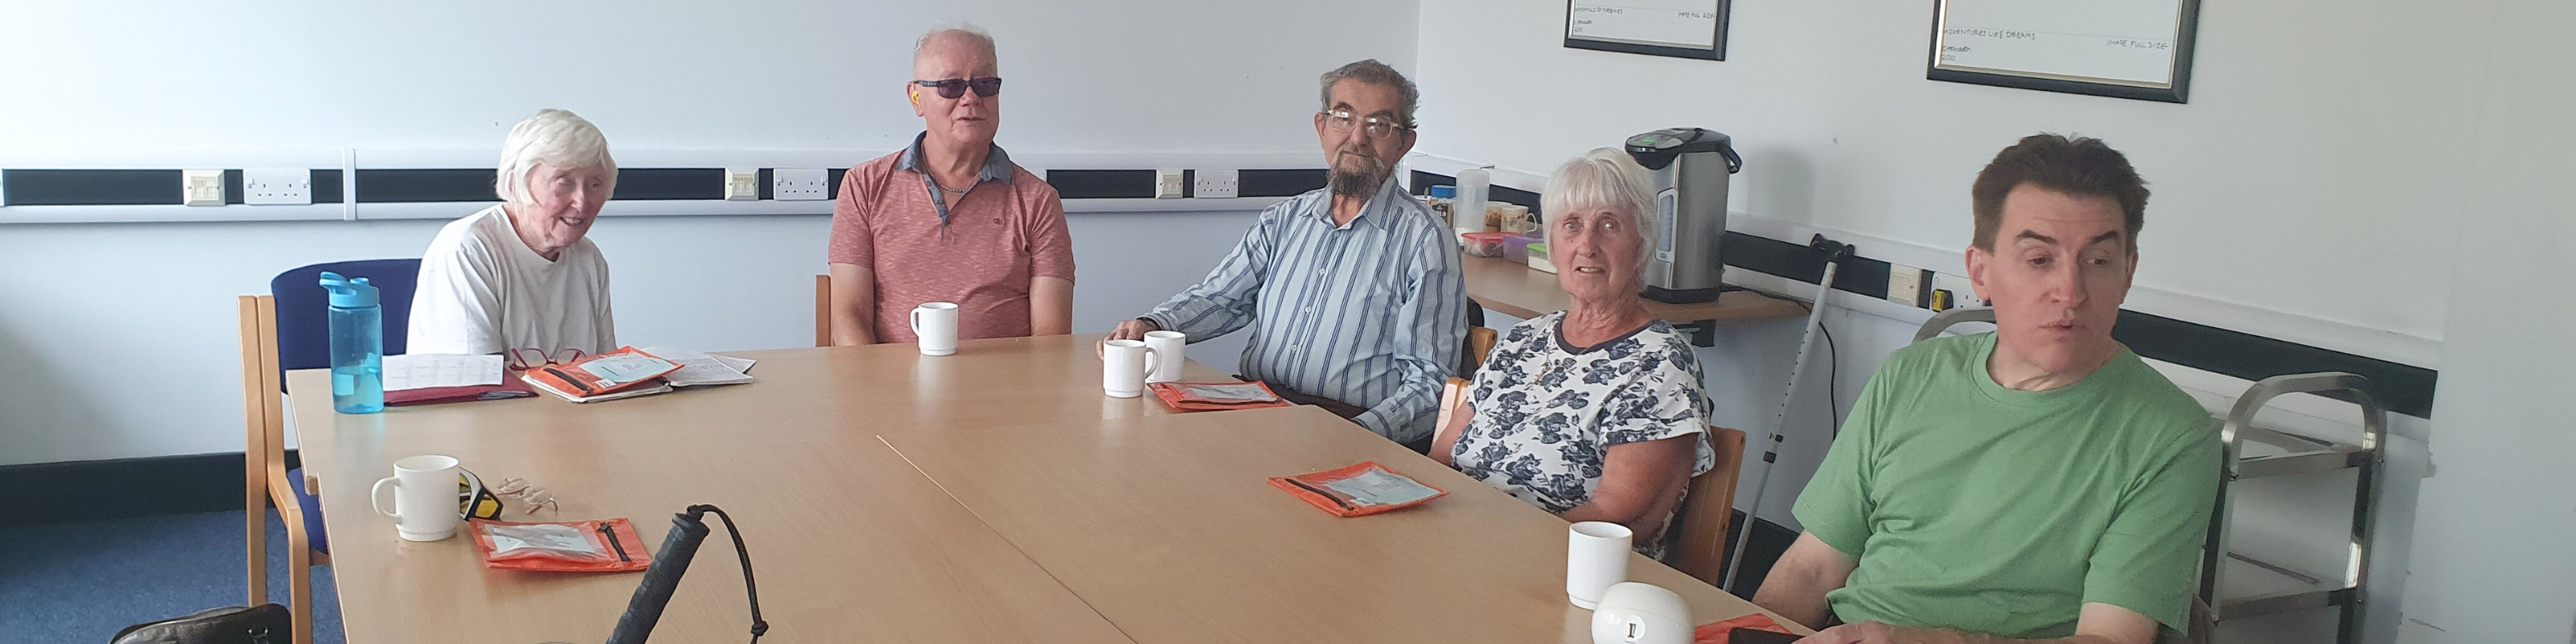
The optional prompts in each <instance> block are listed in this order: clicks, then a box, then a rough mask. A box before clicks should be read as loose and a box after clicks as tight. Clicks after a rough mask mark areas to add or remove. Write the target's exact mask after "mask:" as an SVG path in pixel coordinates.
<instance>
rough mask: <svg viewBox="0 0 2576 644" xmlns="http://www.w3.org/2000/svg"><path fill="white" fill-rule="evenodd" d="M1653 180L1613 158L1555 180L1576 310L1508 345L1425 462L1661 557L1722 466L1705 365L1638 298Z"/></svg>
mask: <svg viewBox="0 0 2576 644" xmlns="http://www.w3.org/2000/svg"><path fill="white" fill-rule="evenodd" d="M1646 181H1647V180H1646V170H1645V168H1642V167H1639V166H1638V165H1637V162H1636V161H1634V160H1632V159H1630V158H1629V157H1628V154H1627V153H1626V152H1623V151H1621V150H1618V149H1616V148H1600V149H1597V150H1593V151H1592V152H1591V153H1589V154H1585V155H1584V156H1582V157H1580V158H1576V159H1574V160H1572V161H1568V162H1566V163H1565V165H1563V166H1560V167H1558V168H1557V170H1556V174H1555V175H1554V176H1551V177H1549V178H1548V182H1547V191H1546V192H1545V193H1543V194H1542V195H1541V197H1540V200H1541V201H1540V205H1541V206H1543V207H1542V208H1541V209H1540V212H1544V213H1547V225H1546V226H1545V230H1546V231H1547V232H1546V234H1547V255H1548V260H1549V261H1551V262H1554V263H1555V264H1556V269H1557V274H1556V282H1557V285H1558V286H1561V287H1563V288H1564V289H1565V292H1566V293H1567V294H1568V295H1572V296H1573V300H1574V306H1573V308H1571V309H1568V310H1566V311H1563V312H1559V313H1554V314H1549V315H1546V316H1543V317H1540V318H1538V319H1534V320H1530V321H1527V322H1522V323H1520V324H1518V325H1515V326H1513V327H1512V329H1511V331H1510V332H1508V333H1505V334H1504V335H1503V338H1502V340H1501V341H1500V342H1499V343H1497V344H1496V345H1495V347H1494V351H1493V354H1492V355H1491V356H1488V357H1487V359H1486V362H1485V366H1484V368H1483V369H1481V370H1479V371H1477V372H1476V375H1475V382H1474V385H1473V386H1472V387H1470V388H1469V390H1468V394H1467V396H1468V403H1467V404H1468V410H1467V413H1461V414H1456V419H1455V420H1452V421H1451V422H1450V426H1447V427H1442V428H1440V429H1439V434H1438V436H1437V437H1436V438H1435V441H1434V443H1433V445H1432V450H1431V454H1432V457H1433V458H1437V459H1440V460H1441V461H1442V462H1444V463H1447V464H1448V465H1449V466H1450V467H1455V468H1458V471H1460V472H1464V473H1466V474H1467V475H1468V476H1470V477H1474V478H1477V479H1480V480H1483V481H1484V482H1486V483H1488V484H1492V485H1493V486H1495V487H1498V488H1502V489H1503V491H1506V492H1510V493H1511V494H1512V496H1515V497H1519V498H1520V499H1521V500H1523V501H1527V502H1529V503H1530V504H1532V505H1536V506H1538V507H1540V508H1542V509H1545V510H1547V511H1549V512H1552V513H1555V514H1556V515H1558V516H1561V517H1564V518H1565V519H1566V520H1567V521H1608V522H1612V523H1617V524H1620V525H1625V526H1627V527H1628V528H1629V529H1630V530H1634V531H1635V532H1636V535H1637V536H1636V541H1635V544H1636V548H1637V551H1638V552H1641V553H1645V554H1646V555H1647V556H1650V557H1658V558H1660V557H1661V556H1662V554H1663V543H1664V539H1663V531H1664V526H1665V525H1667V524H1668V523H1670V521H1671V518H1672V515H1673V511H1674V509H1676V508H1678V507H1680V505H1681V497H1682V491H1683V489H1684V488H1686V487H1687V486H1688V485H1689V483H1690V478H1691V477H1692V476H1696V475H1698V474H1699V473H1701V472H1706V471H1708V469H1709V468H1710V467H1711V466H1712V461H1713V457H1714V455H1713V454H1712V452H1711V451H1710V450H1709V447H1708V442H1707V441H1706V440H1704V439H1703V438H1702V435H1703V434H1704V433H1705V431H1706V430H1705V428H1706V427H1707V426H1708V418H1709V403H1708V396H1707V395H1705V392H1704V391H1703V390H1702V388H1701V386H1700V369H1699V360H1698V359H1697V358H1695V357H1694V356H1693V355H1692V354H1691V347H1690V343H1689V342H1688V340H1687V339H1686V338H1684V337H1683V336H1682V334H1681V333H1680V332H1678V331H1675V330H1673V328H1672V326H1671V325H1668V324H1665V323H1664V322H1663V321H1661V320H1657V319H1655V317H1654V316H1653V315H1651V314H1648V313H1647V312H1646V304H1645V301H1644V300H1642V299H1640V298H1639V297H1638V295H1637V293H1638V292H1639V291H1640V290H1642V287H1643V286H1644V284H1645V282H1644V277H1643V275H1644V273H1645V267H1646V248H1647V246H1648V245H1649V244H1650V242H1649V240H1653V239H1656V236H1655V235H1656V231H1655V218H1654V217H1653V216H1652V215H1651V214H1650V213H1652V212H1654V196H1653V193H1652V192H1650V191H1649V190H1648V188H1647V183H1646Z"/></svg>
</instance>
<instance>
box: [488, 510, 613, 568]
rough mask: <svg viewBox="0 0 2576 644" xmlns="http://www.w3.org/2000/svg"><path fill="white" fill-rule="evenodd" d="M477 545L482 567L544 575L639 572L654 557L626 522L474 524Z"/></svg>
mask: <svg viewBox="0 0 2576 644" xmlns="http://www.w3.org/2000/svg"><path fill="white" fill-rule="evenodd" d="M466 524H467V528H468V529H470V530H473V531H474V545H475V547H476V548H477V549H479V550H482V551H483V567H485V568H494V569H500V570H534V571H540V572H634V571H637V570H643V569H645V568H650V567H652V566H653V553H652V552H651V551H648V550H646V549H645V548H644V539H643V538H642V537H639V536H636V534H635V524H633V523H630V522H628V521H627V520H625V519H609V520H606V521H568V522H562V523H514V522H509V521H493V520H491V519H475V520H472V521H467V522H466Z"/></svg>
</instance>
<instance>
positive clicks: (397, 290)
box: [268, 259, 420, 371]
mask: <svg viewBox="0 0 2576 644" xmlns="http://www.w3.org/2000/svg"><path fill="white" fill-rule="evenodd" d="M325 271H328V272H333V273H339V274H340V275H341V276H344V277H351V278H357V277H364V278H367V283H368V284H370V285H373V286H375V287H376V292H377V295H378V296H379V298H378V300H377V301H378V303H379V304H378V305H379V306H382V307H384V317H385V355H389V356H392V355H402V353H403V350H404V348H405V347H404V346H403V345H404V344H405V343H406V342H407V341H408V340H409V339H410V337H409V336H410V333H409V332H410V330H411V294H412V291H414V290H416V289H417V288H418V287H419V284H420V260H418V259H370V260H360V261H350V262H331V263H327V264H314V265H312V266H306V267H302V268H297V269H294V270H289V271H287V272H284V273H278V274H277V278H276V279H271V280H269V281H268V293H269V295H270V296H272V297H275V298H276V303H277V305H276V307H277V320H276V324H277V326H276V330H277V368H278V369H279V370H281V371H283V370H293V369H317V368H322V367H328V366H331V318H330V315H329V310H330V308H331V299H330V295H329V294H328V293H325V292H324V291H323V290H322V273H323V272H325Z"/></svg>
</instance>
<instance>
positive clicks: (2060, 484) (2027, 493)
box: [1754, 134, 2222, 644]
mask: <svg viewBox="0 0 2576 644" xmlns="http://www.w3.org/2000/svg"><path fill="white" fill-rule="evenodd" d="M1971 193H1972V197H1973V201H1974V207H1975V212H1976V238H1975V243H1974V244H1973V245H1972V247H1971V248H1969V249H1968V276H1969V279H1970V281H1971V282H1972V283H1973V284H1974V285H1975V287H1976V289H1977V295H1978V297H1980V298H1982V299H1985V300H1989V301H1991V302H1993V305H1994V309H1995V319H1996V325H1995V326H1996V330H1995V332H1994V333H1991V334H1985V335H1976V336H1968V337H1956V338H1943V339H1936V340H1929V341H1925V342H1921V343H1917V344H1915V345H1914V346H1911V347H1907V348H1905V349H1903V350H1900V351H1897V352H1896V353H1895V354H1894V355H1892V356H1890V357H1889V358H1888V360H1887V363H1886V364H1885V365H1883V366H1881V367H1880V368H1879V370H1878V373H1877V374H1876V375H1874V376H1872V377H1871V378H1870V381H1869V386H1868V387H1867V388H1864V389H1863V390H1862V391H1861V397H1860V404H1859V405H1858V406H1856V407H1854V408H1853V409H1852V413H1851V418H1850V419H1849V420H1848V421H1847V422H1845V423H1844V425H1843V430H1842V432H1841V434H1840V435H1839V436H1837V437H1836V438H1835V439H1834V446H1833V449H1832V450H1830V451H1829V452H1827V453H1826V455H1825V461H1824V465H1823V467H1822V468H1821V469H1819V470H1817V472H1816V476H1815V478H1814V479H1813V480H1811V481H1810V482H1808V484H1807V489H1806V490H1805V491H1804V492H1801V493H1800V494H1799V496H1798V503H1797V506H1796V508H1795V510H1794V511H1795V512H1796V514H1797V517H1798V521H1799V522H1800V523H1803V524H1805V525H1806V530H1807V531H1806V533H1805V534H1801V535H1799V536H1798V541H1797V542H1796V543H1795V544H1793V545H1791V546H1790V547H1789V551H1788V552H1787V554H1785V555H1783V556H1781V558H1780V561H1779V563H1777V564H1775V565H1774V566H1772V568H1771V574H1770V576H1769V577H1768V578H1766V579H1764V580H1763V582H1762V588H1761V592H1760V593H1758V594H1757V595H1756V596H1755V597H1754V603H1757V604H1761V605H1762V606H1763V607H1765V608H1769V609H1771V610H1773V611H1775V612H1778V613H1780V614H1781V615H1784V616H1787V617H1789V618H1790V619H1795V620H1798V621H1800V622H1803V623H1806V624H1808V625H1810V626H1817V627H1825V626H1827V625H1829V624H1836V623H1840V624H1841V625H1838V626H1832V627H1830V628H1825V629H1824V630H1823V631H1822V632H1819V633H1817V634H1816V636H1814V637H1811V638H1808V639H1807V640H1806V641H1807V642H1810V643H1824V644H1842V643H1872V644H1876V643H1891V644H1916V643H1926V644H1929V643H1949V642H2004V641H2020V640H2023V639H2033V640H2041V641H2050V642H2084V643H2100V644H2148V643H2149V642H2152V641H2154V640H2155V638H2156V636H2157V633H2158V626H2159V625H2162V626H2163V627H2165V628H2170V629H2173V630H2175V631H2178V632H2188V629H2189V626H2190V625H2189V624H2188V623H2187V620H2188V614H2189V611H2190V606H2191V597H2192V589H2193V587H2194V582H2195V580H2196V578H2197V577H2196V575H2197V572H2198V570H2199V563H2200V547H2201V542H2202V537H2203V536H2205V535H2206V530H2207V529H2208V525H2209V507H2210V502H2211V500H2212V499H2213V498H2214V496H2215V494H2216V492H2217V485H2218V466H2219V459H2220V458H2221V454H2222V451H2221V449H2220V445H2219V442H2218V433H2217V427H2216V426H2217V423H2216V421H2214V420H2213V419H2211V418H2210V415H2209V413H2208V412H2207V411H2205V410H2203V409H2201V407H2200V405H2199V403H2197V402H2195V401H2194V400H2192V398H2191V397H2190V396H2189V395H2187V394H2184V393H2183V392H2182V390H2181V389H2179V388H2176V387H2175V386H2174V385H2173V383H2172V382H2171V381H2168V380H2166V379H2165V378H2164V376H2163V375H2162V374H2159V373H2157V372H2156V371H2155V369H2153V368H2152V367H2149V366H2147V364H2146V363H2145V362H2143V361H2141V360H2139V359H2138V356H2137V354H2134V353H2130V352H2129V350H2128V348H2127V347H2124V346H2121V345H2120V343H2119V342H2116V341H2113V340H2112V339H2111V325H2112V323H2114V322H2115V321H2117V319H2118V316H2119V311H2120V302H2121V300H2122V299H2123V298H2125V297H2126V296H2127V295H2128V292H2129V281H2130V277H2131V276H2132V275H2133V274H2134V273H2135V271H2136V270H2137V265H2138V245H2137V236H2138V229H2139V228H2140V227H2141V226H2142V225H2143V223H2144V214H2145V210H2146V202H2147V189H2146V184H2145V182H2144V181H2142V180H2140V179H2139V178H2138V174H2137V171H2136V170H2135V169H2133V168H2131V167H2130V165H2129V162H2128V159H2127V158H2125V157H2123V156H2121V154H2120V153H2119V152H2118V151H2116V150H2112V149H2111V148H2110V146H2107V145H2104V144H2103V143H2102V142H2101V141H2100V140H2096V139H2089V138H2078V139H2068V138H2066V137H2062V136H2058V135H2054V134H2041V135H2036V136H2031V137H2028V138H2024V139H2022V140H2021V142H2019V143H2017V144H2014V145H2013V146H2012V147H2009V148H2005V149H2004V151H2003V152H2002V153H2000V154H1997V155H1995V159H1994V161H1993V162H1992V163H1990V164H1988V165H1987V166H1986V168H1985V170H1984V171H1983V172H1980V173H1978V175H1977V182H1976V185H1975V187H1974V188H1973V189H1972V190H1971ZM2049 638H2057V639H2049Z"/></svg>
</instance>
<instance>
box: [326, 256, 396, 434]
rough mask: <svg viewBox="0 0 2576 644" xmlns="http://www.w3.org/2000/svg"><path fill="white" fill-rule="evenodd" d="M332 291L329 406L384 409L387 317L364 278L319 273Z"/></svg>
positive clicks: (352, 410)
mask: <svg viewBox="0 0 2576 644" xmlns="http://www.w3.org/2000/svg"><path fill="white" fill-rule="evenodd" d="M322 289H323V290H326V291H330V292H331V408H332V409H336V410H339V412H340V413H343V414H372V413H376V412H380V411H384V410H385V379H384V372H385V317H384V309H383V308H382V307H379V306H377V305H376V297H377V296H376V287H375V286H374V285H371V284H368V283H367V278H364V277H361V278H357V279H349V278H345V277H341V276H340V274H338V273H323V274H322Z"/></svg>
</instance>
